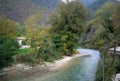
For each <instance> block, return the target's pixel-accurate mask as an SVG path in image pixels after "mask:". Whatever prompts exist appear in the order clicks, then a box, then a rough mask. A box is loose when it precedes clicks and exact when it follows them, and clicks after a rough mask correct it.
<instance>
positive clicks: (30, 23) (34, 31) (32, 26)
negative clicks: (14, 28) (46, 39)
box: [25, 13, 43, 57]
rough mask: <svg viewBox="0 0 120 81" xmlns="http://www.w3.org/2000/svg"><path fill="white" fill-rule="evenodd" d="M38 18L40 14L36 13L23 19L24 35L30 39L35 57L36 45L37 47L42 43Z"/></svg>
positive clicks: (41, 32)
mask: <svg viewBox="0 0 120 81" xmlns="http://www.w3.org/2000/svg"><path fill="white" fill-rule="evenodd" d="M40 18H41V14H39V13H36V14H34V15H32V16H30V17H28V18H27V19H26V21H25V25H26V29H25V30H26V31H25V36H26V37H27V39H29V40H31V46H32V47H33V48H34V52H35V54H36V57H37V56H38V54H37V52H38V49H37V47H39V46H40V45H41V43H42V41H41V37H42V34H43V30H42V28H41V25H40Z"/></svg>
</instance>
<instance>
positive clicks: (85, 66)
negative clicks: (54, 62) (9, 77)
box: [16, 49, 100, 81]
mask: <svg viewBox="0 0 120 81" xmlns="http://www.w3.org/2000/svg"><path fill="white" fill-rule="evenodd" d="M78 50H79V52H80V53H82V54H90V56H85V57H82V58H81V57H78V58H74V59H72V60H71V61H70V62H69V63H68V64H67V65H66V67H64V68H63V69H62V70H59V71H58V72H53V73H48V74H46V76H43V77H39V76H37V77H32V78H30V79H29V80H28V79H25V80H16V81H94V80H95V75H96V71H97V66H98V61H99V59H100V53H99V51H96V50H90V49H78Z"/></svg>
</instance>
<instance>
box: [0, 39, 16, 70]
mask: <svg viewBox="0 0 120 81" xmlns="http://www.w3.org/2000/svg"><path fill="white" fill-rule="evenodd" d="M17 49H18V43H17V41H15V40H14V39H12V38H10V37H0V68H2V67H4V66H7V65H9V64H10V63H11V62H12V61H13V59H12V57H13V56H14V55H16V50H17Z"/></svg>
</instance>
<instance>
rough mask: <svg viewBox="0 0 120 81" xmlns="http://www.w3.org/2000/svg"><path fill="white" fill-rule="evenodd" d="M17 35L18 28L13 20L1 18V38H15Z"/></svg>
mask: <svg viewBox="0 0 120 81" xmlns="http://www.w3.org/2000/svg"><path fill="white" fill-rule="evenodd" d="M16 33H17V31H16V26H15V23H14V22H13V21H12V20H10V19H6V18H0V37H1V36H9V37H15V36H16Z"/></svg>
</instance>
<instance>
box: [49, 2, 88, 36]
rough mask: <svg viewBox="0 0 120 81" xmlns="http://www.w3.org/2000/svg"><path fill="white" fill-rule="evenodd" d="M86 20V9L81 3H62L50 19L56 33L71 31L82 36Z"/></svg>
mask: <svg viewBox="0 0 120 81" xmlns="http://www.w3.org/2000/svg"><path fill="white" fill-rule="evenodd" d="M85 18H86V8H85V7H84V5H83V4H81V3H80V2H77V1H73V2H69V3H68V4H65V3H61V4H59V5H58V7H57V9H56V11H55V13H54V14H53V15H52V16H51V19H50V20H51V24H52V26H53V27H52V31H53V32H56V33H59V32H60V31H64V32H66V31H67V32H68V31H69V32H71V33H74V34H76V35H77V36H80V34H81V33H82V31H83V26H84V25H83V24H84V22H85Z"/></svg>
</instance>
